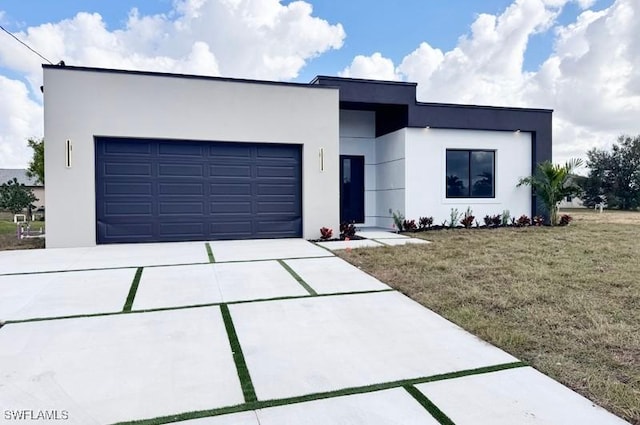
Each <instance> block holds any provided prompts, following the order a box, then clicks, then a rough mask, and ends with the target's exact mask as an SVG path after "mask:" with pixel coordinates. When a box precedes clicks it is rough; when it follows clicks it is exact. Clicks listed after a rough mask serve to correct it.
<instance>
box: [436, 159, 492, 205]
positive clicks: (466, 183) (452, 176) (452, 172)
mask: <svg viewBox="0 0 640 425" xmlns="http://www.w3.org/2000/svg"><path fill="white" fill-rule="evenodd" d="M494 171H495V152H494V151H483V150H477V151H474V150H447V170H446V173H447V175H446V177H447V183H446V184H447V198H493V197H495V176H494Z"/></svg>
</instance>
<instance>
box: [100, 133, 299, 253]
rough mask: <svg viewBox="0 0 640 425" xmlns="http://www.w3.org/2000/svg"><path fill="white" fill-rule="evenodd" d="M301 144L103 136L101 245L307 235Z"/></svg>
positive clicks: (101, 151)
mask: <svg viewBox="0 0 640 425" xmlns="http://www.w3.org/2000/svg"><path fill="white" fill-rule="evenodd" d="M301 153H302V150H301V146H300V145H282V144H262V143H228V142H200V141H178V140H150V139H122V138H106V137H104V138H98V139H97V140H96V217H97V225H96V227H97V242H98V243H100V244H104V243H116V242H163V241H195V240H216V239H253V238H292V237H301V236H302V201H301V199H302V159H301V158H302V156H301Z"/></svg>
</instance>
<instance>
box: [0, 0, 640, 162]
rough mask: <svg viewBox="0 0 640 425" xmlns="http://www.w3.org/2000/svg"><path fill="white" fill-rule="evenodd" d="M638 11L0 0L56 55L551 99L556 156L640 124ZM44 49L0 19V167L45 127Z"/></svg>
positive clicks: (24, 151)
mask: <svg viewBox="0 0 640 425" xmlns="http://www.w3.org/2000/svg"><path fill="white" fill-rule="evenodd" d="M639 19H640V0H376V1H371V0H304V1H288V0H154V1H150V0H109V1H104V0H56V1H51V0H0V25H2V26H3V27H4V28H5V29H7V30H8V31H10V32H12V33H13V34H14V35H15V36H16V37H18V38H19V39H20V40H22V41H24V42H25V43H27V44H28V45H29V46H31V47H32V48H33V49H34V50H36V51H38V52H39V53H40V54H42V55H43V56H44V57H45V58H47V60H49V61H50V62H52V63H58V62H59V61H60V60H64V61H65V63H66V64H67V65H74V66H91V67H103V68H118V69H135V70H146V71H160V72H173V73H184V74H201V75H212V76H224V77H238V78H254V79H262V80H275V81H294V82H302V83H306V82H309V81H311V80H312V79H313V77H315V76H316V75H339V76H343V77H353V78H370V79H384V80H399V81H411V82H417V83H418V100H419V101H423V102H448V103H463V104H474V105H495V106H518V107H533V108H548V109H553V110H554V118H553V119H554V124H553V125H554V127H553V159H554V162H564V161H566V160H567V159H569V158H575V157H579V158H586V152H587V151H588V150H589V149H592V148H603V149H607V148H609V147H610V146H611V144H612V143H614V142H615V141H616V139H617V137H618V136H619V135H621V134H629V135H632V136H635V135H640V36H639V35H638V34H639V32H638V30H637V22H638V20H639ZM43 62H44V61H43V59H41V58H40V57H38V56H37V55H35V54H34V53H33V52H31V51H29V50H28V49H27V48H26V47H24V46H23V45H21V44H20V43H18V42H17V41H16V40H14V39H13V38H11V37H10V36H9V35H7V34H6V33H4V32H0V100H1V102H0V168H21V167H25V166H26V165H27V163H28V161H29V159H30V158H31V152H30V149H29V148H28V147H27V144H26V140H27V139H28V138H30V137H36V138H39V137H42V136H43V107H42V96H43V95H42V93H41V91H40V86H41V85H42V68H41V64H42V63H43Z"/></svg>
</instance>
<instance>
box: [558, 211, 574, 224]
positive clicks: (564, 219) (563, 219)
mask: <svg viewBox="0 0 640 425" xmlns="http://www.w3.org/2000/svg"><path fill="white" fill-rule="evenodd" d="M572 221H573V217H571V216H570V215H569V214H562V215H561V216H560V222H559V223H558V224H560V226H568V225H569V223H571V222H572Z"/></svg>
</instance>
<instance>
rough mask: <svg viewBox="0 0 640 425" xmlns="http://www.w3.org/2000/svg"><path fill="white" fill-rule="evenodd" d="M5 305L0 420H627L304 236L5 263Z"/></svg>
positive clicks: (265, 423) (65, 253) (13, 256)
mask: <svg viewBox="0 0 640 425" xmlns="http://www.w3.org/2000/svg"><path fill="white" fill-rule="evenodd" d="M398 239H400V238H398ZM0 294H2V296H1V297H0V320H3V321H6V322H7V323H6V324H5V325H4V326H3V327H2V328H0V407H1V409H2V410H3V412H2V415H1V416H0V422H2V421H5V422H7V423H10V422H18V421H19V420H22V421H26V422H27V423H29V422H30V420H32V421H36V420H37V423H47V422H51V423H53V422H57V423H60V422H64V423H73V424H105V423H122V422H124V423H127V422H130V421H143V422H142V423H143V424H152V423H153V424H156V423H157V424H161V423H174V422H180V423H185V424H187V425H281V424H295V425H305V424H314V425H316V424H322V425H330V424H347V423H348V424H354V425H386V424H398V425H411V424H458V425H479V424H492V425H493V424H505V425H507V424H509V425H511V424H580V425H589V424H594V425H595V424H598V425H609V424H611V425H613V424H624V423H626V422H624V421H622V420H620V419H619V418H617V417H615V416H614V415H612V414H610V413H608V412H606V411H605V410H603V409H601V408H599V407H597V406H594V405H593V404H592V403H591V402H590V401H588V400H587V399H585V398H583V397H581V396H580V395H578V394H576V393H574V392H573V391H571V390H569V389H567V388H566V387H564V386H562V385H560V384H559V383H557V382H555V381H553V380H551V379H550V378H548V377H546V376H544V375H542V374H540V373H539V372H537V371H535V370H534V369H532V368H530V367H527V366H526V365H525V364H523V363H521V362H519V361H518V359H516V358H514V357H513V356H511V355H509V354H507V353H505V352H503V351H501V350H499V349H498V348H496V347H493V346H491V345H489V344H487V343H485V342H483V341H481V340H479V339H478V338H476V337H475V336H473V335H471V334H469V333H467V332H466V331H464V330H462V329H461V328H459V327H458V326H456V325H454V324H452V323H451V322H449V321H447V320H445V319H443V318H442V317H440V316H438V315H437V314H435V313H433V312H431V311H430V310H428V309H426V308H424V307H422V306H420V305H419V304H417V303H415V302H413V301H412V300H410V299H408V298H407V297H405V296H404V295H402V294H400V293H398V292H396V291H393V290H391V289H390V288H389V287H388V286H387V285H385V284H384V283H383V282H380V281H378V280H377V279H375V278H373V277H372V276H369V275H368V274H366V273H364V272H363V271H361V270H359V269H357V268H356V267H353V266H351V265H350V264H348V263H346V262H344V261H343V260H341V259H339V258H337V257H335V256H333V254H331V253H330V252H328V251H327V250H326V249H323V248H320V247H318V246H316V245H314V244H311V243H309V242H306V241H303V240H260V241H228V242H227V241H224V242H221V241H216V242H210V243H202V242H190V243H167V244H141V245H117V246H113V245H112V246H99V247H95V248H78V249H49V250H38V251H8V252H0ZM21 418H22V419H21ZM43 418H45V419H46V418H49V420H43ZM55 418H58V419H57V420H56V419H55ZM61 418H63V419H64V418H66V420H64V421H62V420H61ZM2 423H4V422H2Z"/></svg>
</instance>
